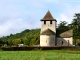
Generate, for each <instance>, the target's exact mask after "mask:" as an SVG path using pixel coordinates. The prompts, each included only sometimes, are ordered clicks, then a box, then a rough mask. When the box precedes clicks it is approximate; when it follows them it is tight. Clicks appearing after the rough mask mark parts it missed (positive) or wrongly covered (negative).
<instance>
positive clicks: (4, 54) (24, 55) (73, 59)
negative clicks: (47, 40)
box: [0, 50, 80, 60]
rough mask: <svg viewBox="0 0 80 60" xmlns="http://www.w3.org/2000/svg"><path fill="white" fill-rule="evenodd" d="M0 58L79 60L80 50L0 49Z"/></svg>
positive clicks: (15, 59) (17, 59) (16, 59)
mask: <svg viewBox="0 0 80 60" xmlns="http://www.w3.org/2000/svg"><path fill="white" fill-rule="evenodd" d="M0 60H80V51H69V50H48V51H45V50H44V51H0Z"/></svg>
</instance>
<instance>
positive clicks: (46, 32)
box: [41, 29, 55, 35]
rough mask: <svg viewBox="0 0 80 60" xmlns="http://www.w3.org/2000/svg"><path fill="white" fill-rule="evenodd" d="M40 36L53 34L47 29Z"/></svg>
mask: <svg viewBox="0 0 80 60" xmlns="http://www.w3.org/2000/svg"><path fill="white" fill-rule="evenodd" d="M41 35H55V33H54V32H53V31H51V30H50V29H47V30H45V31H43V32H42V33H41Z"/></svg>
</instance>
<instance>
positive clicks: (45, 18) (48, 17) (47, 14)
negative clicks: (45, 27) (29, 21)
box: [42, 11, 56, 20]
mask: <svg viewBox="0 0 80 60" xmlns="http://www.w3.org/2000/svg"><path fill="white" fill-rule="evenodd" d="M42 20H56V19H54V18H53V16H52V15H51V13H50V11H48V12H47V13H46V15H45V16H44V17H43V19H42Z"/></svg>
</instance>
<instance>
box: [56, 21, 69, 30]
mask: <svg viewBox="0 0 80 60" xmlns="http://www.w3.org/2000/svg"><path fill="white" fill-rule="evenodd" d="M68 29H69V27H68V26H67V22H66V21H60V23H59V24H58V27H57V30H68Z"/></svg>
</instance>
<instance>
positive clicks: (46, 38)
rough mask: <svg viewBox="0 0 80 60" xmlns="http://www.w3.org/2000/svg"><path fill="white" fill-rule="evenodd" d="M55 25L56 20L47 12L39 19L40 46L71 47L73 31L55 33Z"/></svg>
mask: <svg viewBox="0 0 80 60" xmlns="http://www.w3.org/2000/svg"><path fill="white" fill-rule="evenodd" d="M56 25H57V20H56V19H54V18H53V16H52V15H51V13H50V11H48V12H47V13H46V15H45V16H44V17H43V19H41V31H40V46H41V47H42V46H73V30H67V31H64V30H62V31H57V30H56ZM57 32H58V33H57Z"/></svg>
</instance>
